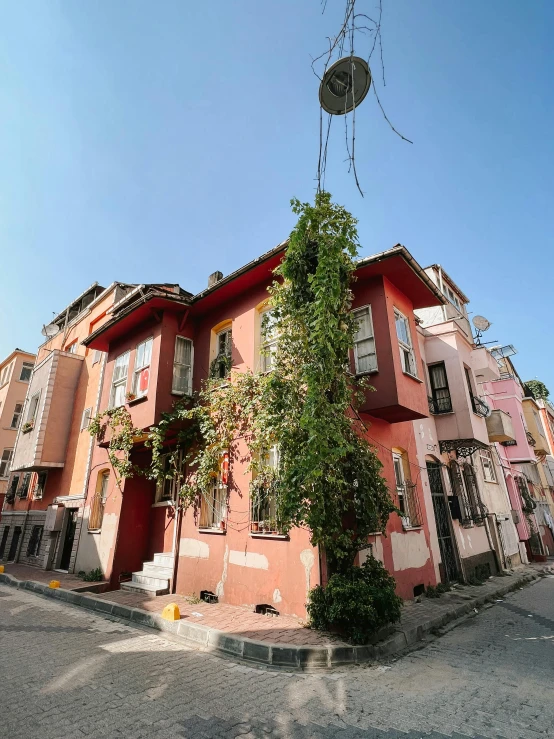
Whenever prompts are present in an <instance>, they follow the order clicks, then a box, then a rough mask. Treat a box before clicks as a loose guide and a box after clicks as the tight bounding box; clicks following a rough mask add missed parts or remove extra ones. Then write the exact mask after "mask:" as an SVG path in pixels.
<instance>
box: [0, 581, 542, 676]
mask: <svg viewBox="0 0 554 739" xmlns="http://www.w3.org/2000/svg"><path fill="white" fill-rule="evenodd" d="M539 579H540V576H539V574H538V573H536V572H535V573H529V572H526V573H522V574H521V575H517V574H516V575H515V580H512V579H511V578H510V582H509V583H506V584H505V585H501V586H499V587H498V588H495V590H494V592H489V593H488V594H486V595H485V594H484V595H482V596H479V597H477V598H473V599H472V600H470V601H465V602H464V603H463V604H460V605H457V606H456V607H453V608H452V609H451V610H449V611H448V612H447V613H442V614H441V615H440V616H437V617H435V618H431V619H428V621H427V622H426V623H425V624H420V625H418V626H414V627H412V628H408V629H398V630H397V631H395V632H394V633H393V634H392V636H390V637H389V638H388V639H386V640H385V641H382V642H380V643H378V644H375V645H366V646H334V645H329V646H326V647H320V646H309V645H305V646H296V645H292V644H271V643H268V642H259V641H254V640H252V639H248V638H247V637H239V636H232V635H230V634H228V633H227V632H225V631H220V630H219V629H214V628H211V627H209V626H203V625H202V624H191V623H187V621H166V620H165V619H163V618H162V617H161V616H160V615H158V614H156V613H149V612H148V611H143V610H142V609H141V608H131V607H129V606H124V605H121V604H119V603H113V602H111V601H109V600H104V599H99V598H95V597H94V596H92V595H89V594H82V593H76V592H75V591H73V590H64V589H63V588H49V587H48V585H46V584H44V583H39V582H34V581H33V580H17V579H16V578H15V577H13V575H9V574H7V573H0V583H4V584H6V585H11V586H12V587H16V588H18V589H21V590H29V591H31V592H33V593H36V594H38V595H43V596H46V597H48V598H54V599H56V600H60V601H62V602H64V603H67V604H69V605H74V606H77V607H80V608H85V609H87V610H90V611H94V612H95V613H96V614H97V615H99V616H105V617H107V618H110V617H112V618H118V619H123V620H126V621H129V622H130V623H131V624H137V625H139V626H145V627H148V628H152V629H155V630H157V631H162V632H167V633H170V634H173V635H175V636H177V637H179V638H181V639H183V641H184V642H186V644H187V645H188V646H194V647H195V648H197V649H200V650H202V651H206V652H214V653H218V654H220V655H221V656H225V657H228V658H229V657H230V658H231V659H236V660H240V661H244V662H245V663H255V664H260V665H265V666H267V667H272V668H277V669H283V670H287V671H299V670H300V671H312V670H330V669H333V668H335V667H344V666H348V665H356V664H362V663H367V662H375V661H378V660H379V659H383V658H386V657H391V656H392V655H395V654H398V653H399V652H406V651H409V650H411V649H414V648H417V644H418V642H421V641H423V640H424V639H425V638H426V636H428V635H429V634H430V632H433V631H435V630H437V629H439V628H440V627H442V626H444V625H445V624H447V623H449V622H450V621H455V620H456V619H459V618H460V617H461V616H463V615H464V614H466V613H469V612H470V611H473V610H474V608H475V607H476V606H482V605H484V604H485V603H487V602H491V601H494V600H496V599H497V598H498V597H499V596H502V595H506V594H507V593H509V592H510V591H512V590H516V589H518V588H520V587H522V586H524V585H528V584H530V583H532V582H535V581H538V580H539Z"/></svg>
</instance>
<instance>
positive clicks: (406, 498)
mask: <svg viewBox="0 0 554 739" xmlns="http://www.w3.org/2000/svg"><path fill="white" fill-rule="evenodd" d="M397 493H398V498H399V508H400V510H401V511H402V521H403V522H404V524H405V526H408V527H414V526H423V515H422V512H421V504H420V502H419V496H418V494H417V486H416V484H415V482H405V483H404V485H403V486H402V487H397Z"/></svg>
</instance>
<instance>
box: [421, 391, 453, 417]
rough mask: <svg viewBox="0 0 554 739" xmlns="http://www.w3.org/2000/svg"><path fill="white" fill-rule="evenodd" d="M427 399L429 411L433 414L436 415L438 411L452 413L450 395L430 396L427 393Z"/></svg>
mask: <svg viewBox="0 0 554 739" xmlns="http://www.w3.org/2000/svg"><path fill="white" fill-rule="evenodd" d="M427 400H428V401H429V412H430V413H432V414H433V415H434V416H438V415H439V414H440V413H452V398H451V397H450V395H449V396H448V397H445V398H432V397H431V396H430V395H429V396H428V397H427Z"/></svg>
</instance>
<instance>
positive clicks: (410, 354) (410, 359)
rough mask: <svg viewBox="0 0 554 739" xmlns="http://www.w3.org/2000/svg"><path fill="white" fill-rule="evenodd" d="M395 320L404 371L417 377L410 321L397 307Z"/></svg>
mask: <svg viewBox="0 0 554 739" xmlns="http://www.w3.org/2000/svg"><path fill="white" fill-rule="evenodd" d="M394 321H395V324H396V335H397V337H398V345H399V347H400V361H401V363H402V371H403V372H405V373H406V374H408V375H412V377H417V368H416V361H415V353H414V347H413V344H412V334H411V331H410V322H409V320H408V319H407V318H406V316H405V315H403V314H402V313H400V311H399V310H397V309H396V308H395V310H394Z"/></svg>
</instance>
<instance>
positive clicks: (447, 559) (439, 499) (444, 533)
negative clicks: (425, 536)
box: [427, 462, 460, 581]
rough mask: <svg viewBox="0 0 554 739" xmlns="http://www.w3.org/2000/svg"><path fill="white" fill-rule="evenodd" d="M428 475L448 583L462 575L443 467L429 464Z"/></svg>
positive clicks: (433, 463) (434, 463) (432, 463)
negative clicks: (454, 539) (444, 484)
mask: <svg viewBox="0 0 554 739" xmlns="http://www.w3.org/2000/svg"><path fill="white" fill-rule="evenodd" d="M427 474H428V475H429V485H430V486H431V498H432V500H433V511H434V514H435V522H436V524H437V537H438V539H439V550H440V553H441V559H442V565H443V568H444V575H445V577H446V580H447V581H450V580H457V579H458V577H459V575H460V573H459V570H458V560H457V558H456V550H455V546H456V545H455V543H454V541H453V538H452V537H453V533H452V522H451V518H450V508H449V506H448V501H447V498H446V494H445V492H444V487H443V484H442V475H441V465H440V464H437V463H436V462H427Z"/></svg>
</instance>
